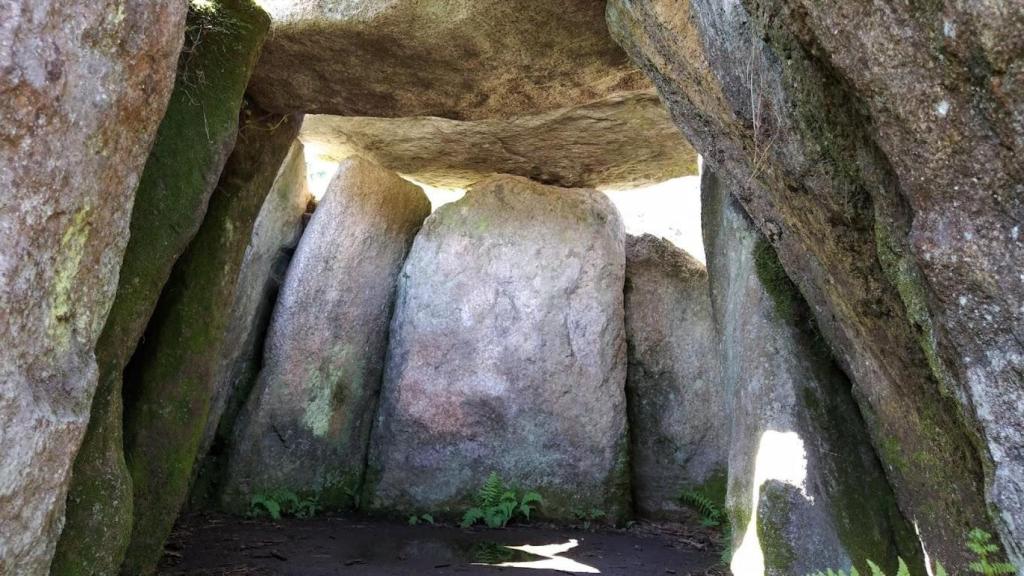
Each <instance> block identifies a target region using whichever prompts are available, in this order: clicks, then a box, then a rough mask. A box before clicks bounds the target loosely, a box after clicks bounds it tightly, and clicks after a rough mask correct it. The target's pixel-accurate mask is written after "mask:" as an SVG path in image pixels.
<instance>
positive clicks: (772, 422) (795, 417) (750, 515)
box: [702, 170, 924, 576]
mask: <svg viewBox="0 0 1024 576" xmlns="http://www.w3.org/2000/svg"><path fill="white" fill-rule="evenodd" d="M702 188H703V197H702V206H703V209H704V213H703V215H702V221H703V228H704V238H705V240H704V244H705V247H706V249H707V254H708V269H709V272H710V278H711V294H712V296H711V298H712V302H713V305H714V311H715V321H716V323H717V325H718V332H719V334H720V336H721V344H720V346H721V354H722V356H721V363H722V368H723V372H722V377H723V382H724V386H725V389H726V390H727V391H728V394H729V396H730V398H729V403H730V411H729V412H730V416H731V422H732V424H731V426H732V429H731V434H730V435H731V441H730V446H731V450H730V453H729V486H728V510H729V516H730V519H731V521H732V525H733V544H734V553H733V559H732V564H731V568H732V571H733V574H737V575H738V576H748V575H750V576H752V575H758V576H760V575H762V574H764V575H767V576H791V575H793V574H811V573H816V572H818V571H819V570H826V569H842V570H846V571H847V572H848V571H849V568H850V566H853V565H855V566H856V567H857V569H858V570H859V571H860V572H861V573H862V574H866V573H870V571H869V569H868V566H867V564H866V560H872V561H874V562H875V563H877V564H878V565H880V566H881V567H882V568H883V569H884V571H885V573H887V574H891V573H895V572H896V558H897V556H902V557H903V558H904V559H905V560H906V561H907V562H908V563H909V564H910V566H912V567H913V573H914V574H919V573H920V574H923V573H924V570H923V567H924V564H923V561H922V559H921V554H920V548H919V545H918V543H917V538H916V537H915V535H914V532H913V531H912V529H911V528H910V526H909V524H908V523H907V522H906V520H904V518H903V516H902V515H901V513H900V511H899V509H898V507H897V505H896V499H895V496H894V495H893V492H892V489H891V488H890V487H889V485H888V483H887V481H886V478H885V475H884V473H883V471H882V468H881V466H880V464H879V461H878V457H877V456H876V455H875V453H874V451H873V449H872V447H871V444H870V439H869V437H868V434H867V432H866V430H865V425H864V421H863V420H862V418H861V416H860V413H859V411H858V409H857V405H856V404H855V403H854V400H853V397H852V396H851V394H850V382H849V380H847V378H846V376H845V375H844V374H843V373H842V371H840V370H839V368H838V367H837V366H836V365H835V363H834V361H833V360H832V356H831V353H830V351H829V350H828V348H827V347H826V345H825V344H824V342H823V341H821V339H820V336H818V334H817V327H816V324H815V323H814V321H813V320H812V317H811V315H810V312H809V310H808V309H807V305H806V303H805V302H804V301H803V300H802V299H801V297H800V295H799V292H798V291H797V289H796V286H795V285H793V283H792V282H790V280H789V279H788V277H787V276H786V274H785V272H784V271H783V270H782V266H781V265H780V264H779V261H778V259H777V257H776V256H775V252H774V251H773V250H772V248H771V245H770V244H768V243H767V241H766V240H765V239H764V238H763V237H762V236H761V235H760V234H759V233H758V232H757V231H756V230H755V229H754V227H753V224H752V223H751V222H750V220H749V219H748V217H747V215H746V213H745V212H743V209H742V208H741V207H740V206H739V205H738V204H737V203H736V201H735V200H734V199H733V198H732V197H731V196H730V194H729V193H728V192H727V191H726V190H725V189H724V186H722V185H721V184H720V182H719V181H718V179H717V177H716V176H715V174H714V173H713V172H711V171H710V170H706V171H705V173H704V177H703V182H702Z"/></svg>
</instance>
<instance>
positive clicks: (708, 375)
mask: <svg viewBox="0 0 1024 576" xmlns="http://www.w3.org/2000/svg"><path fill="white" fill-rule="evenodd" d="M625 310H626V338H627V343H628V348H629V352H628V357H629V369H628V371H627V373H626V398H627V401H628V402H627V405H628V408H629V437H630V443H631V444H632V452H631V459H632V462H631V464H632V470H633V497H634V504H635V506H636V508H637V511H638V512H639V513H640V514H642V515H644V516H647V517H655V518H663V517H667V518H676V517H680V512H681V510H682V507H681V506H680V504H679V500H678V498H679V495H680V492H682V491H683V490H693V491H697V492H700V493H701V494H704V495H706V496H709V497H712V498H717V499H722V498H724V496H725V477H726V476H725V473H726V468H727V465H728V457H729V420H728V417H727V413H728V412H727V405H726V394H725V390H724V389H723V387H722V383H721V378H720V367H719V365H718V336H717V334H716V333H715V324H714V319H713V317H712V314H711V296H710V293H709V288H708V274H707V271H706V270H705V268H704V265H703V264H701V263H700V262H698V261H696V260H694V259H693V258H692V257H691V256H690V255H689V254H687V253H686V252H684V251H682V250H680V249H679V248H677V247H675V246H674V245H673V244H672V243H671V242H669V241H668V240H664V239H658V238H655V237H654V236H651V235H649V234H647V235H644V236H640V237H635V236H627V238H626V296H625Z"/></svg>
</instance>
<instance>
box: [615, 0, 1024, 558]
mask: <svg viewBox="0 0 1024 576" xmlns="http://www.w3.org/2000/svg"><path fill="white" fill-rule="evenodd" d="M1000 6H1002V7H1000V8H996V7H995V5H990V4H984V5H980V4H979V5H972V6H969V7H968V6H966V5H959V7H958V8H957V9H953V8H950V9H949V10H948V11H947V12H943V11H942V8H941V6H940V5H939V4H934V3H933V4H929V5H927V6H918V5H917V4H915V3H904V4H901V5H899V6H892V7H890V8H887V9H885V10H875V9H869V8H867V7H865V6H862V5H857V6H855V5H853V4H850V3H842V2H827V3H811V2H805V1H803V0H744V1H743V2H731V3H728V4H722V3H720V2H712V1H710V0H693V1H692V2H690V3H683V4H679V3H675V2H668V1H666V0H639V1H630V2H625V1H624V0H612V1H611V2H610V3H609V6H608V22H609V26H610V28H611V29H612V32H613V35H614V36H616V38H617V39H618V40H619V41H620V42H621V43H622V44H623V46H624V47H626V49H627V51H628V52H630V54H631V55H632V56H633V57H634V58H635V59H636V61H637V62H638V63H640V64H641V65H642V67H643V68H644V69H645V70H646V71H647V72H648V74H649V75H651V77H652V78H654V79H655V83H656V84H657V85H658V86H659V91H660V93H661V95H662V97H663V98H664V99H665V101H666V103H667V104H668V106H669V108H670V111H671V112H672V113H673V115H674V117H675V119H676V122H677V124H678V125H679V126H680V127H681V128H682V129H683V132H684V133H685V134H686V136H687V139H688V140H689V141H690V142H692V143H693V144H694V146H695V148H696V149H697V150H698V151H701V152H703V153H704V154H705V160H706V161H707V163H708V165H709V166H711V167H712V168H713V169H715V170H716V171H718V173H719V176H720V177H721V178H722V179H723V180H724V181H725V182H727V183H728V184H729V187H730V189H731V190H733V191H734V194H735V195H736V196H737V197H738V198H739V199H740V200H741V202H742V203H743V205H744V207H745V208H746V210H747V212H748V213H749V214H751V216H752V217H753V219H754V221H755V223H756V226H757V227H758V228H759V229H760V230H761V231H762V232H763V233H764V234H765V235H766V236H767V238H768V239H769V241H771V242H772V244H773V245H774V247H775V248H776V250H777V252H778V255H779V257H780V259H781V261H782V263H783V265H784V266H785V268H786V271H787V272H788V273H789V275H790V276H791V277H792V278H793V279H794V281H795V282H796V283H797V285H798V286H799V287H800V291H801V292H802V294H803V295H804V296H805V297H806V298H807V300H808V302H809V303H810V305H811V309H812V310H813V311H814V314H815V316H816V318H817V320H818V324H819V326H820V328H821V331H822V334H823V336H824V337H825V339H826V340H827V341H828V342H829V343H830V344H831V345H832V347H833V349H834V350H835V351H836V354H837V360H838V361H839V363H840V364H841V365H842V366H843V367H844V369H845V371H846V372H847V373H848V374H850V375H851V377H852V379H853V381H854V386H855V388H854V392H855V397H856V399H857V401H858V403H859V405H860V408H861V411H862V413H863V414H864V417H865V419H866V421H867V422H868V426H869V430H870V433H871V435H872V439H873V442H874V444H875V446H876V449H877V451H878V452H879V454H880V456H881V458H882V460H883V462H884V464H885V469H886V472H887V474H888V476H889V478H890V480H891V482H892V483H893V485H894V487H895V489H896V492H897V496H898V497H899V500H900V504H901V507H902V508H903V510H904V511H905V512H906V513H907V515H908V516H909V517H910V519H911V520H912V521H913V522H914V523H915V524H916V525H917V526H918V527H919V529H920V531H921V538H922V540H923V542H924V543H925V545H926V547H927V549H928V551H929V553H930V554H931V555H932V557H933V558H937V559H939V560H941V561H942V562H943V563H944V564H945V566H946V568H947V569H949V570H950V572H951V573H952V572H966V571H967V567H966V563H967V561H968V560H969V553H968V552H967V550H966V548H965V546H964V537H965V532H966V531H967V530H968V529H970V527H981V528H986V529H988V530H989V531H991V528H990V527H989V526H990V524H991V519H990V518H989V517H988V513H987V510H992V511H993V512H996V513H997V515H998V518H997V522H996V525H997V527H998V528H999V531H1000V533H1001V534H1002V536H1003V545H1004V548H1010V549H1011V550H1013V551H1014V552H1013V554H1012V555H1013V556H1014V557H1015V558H1017V559H1018V560H1021V561H1024V551H1022V550H1021V548H1020V547H1021V544H1020V543H1021V542H1024V535H1022V533H1021V530H1022V529H1024V528H1022V527H1024V483H1021V481H1020V478H1024V470H1022V469H1021V467H1022V466H1024V457H1022V455H1021V452H1020V446H1021V445H1022V442H1021V439H1022V432H1024V403H1022V402H1021V401H1020V399H1021V395H1022V387H1024V379H1021V377H1020V374H1021V366H1022V358H1024V353H1022V346H1021V338H1020V334H1021V332H1022V328H1021V327H1022V319H1024V308H1022V299H1024V284H1022V283H1024V278H1022V277H1021V276H1020V274H1019V264H1018V263H1019V262H1020V261H1021V260H1022V259H1024V258H1022V256H1024V254H1022V251H1024V243H1022V242H1024V241H1022V239H1021V238H1020V235H1019V233H1018V232H1019V228H1017V226H1019V223H1020V222H1021V220H1022V217H1024V204H1022V202H1024V194H1022V190H1024V177H1022V168H1021V164H1020V162H1019V157H1020V156H1021V148H1022V142H1024V123H1021V121H1020V117H1021V116H1020V110H1021V105H1020V102H1021V101H1022V97H1024V82H1022V81H1021V74H1022V73H1024V69H1022V67H1021V65H1020V62H1021V61H1024V59H1022V58H1021V54H1022V53H1024V44H1022V41H1021V39H1020V38H1021V36H1020V34H1019V30H1020V29H1021V26H1022V19H1024V5H1020V4H1019V3H1014V4H1013V6H1012V7H1011V6H1008V5H1005V3H1004V4H1001V5H1000ZM995 11H998V13H999V16H994V15H992V13H990V12H995ZM1015 230H1017V232H1015ZM957 400H959V402H958V401H957ZM986 495H987V496H988V501H989V503H991V504H992V505H993V506H992V507H991V508H988V507H987V505H986Z"/></svg>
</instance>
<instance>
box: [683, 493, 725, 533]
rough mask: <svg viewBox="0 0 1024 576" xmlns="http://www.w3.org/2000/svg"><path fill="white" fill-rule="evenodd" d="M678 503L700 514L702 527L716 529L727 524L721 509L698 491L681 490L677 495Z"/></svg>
mask: <svg viewBox="0 0 1024 576" xmlns="http://www.w3.org/2000/svg"><path fill="white" fill-rule="evenodd" d="M679 502H680V503H681V504H683V505H684V506H689V507H690V508H693V509H694V510H696V511H697V512H698V513H699V514H700V523H701V525H702V526H705V527H707V528H717V527H719V526H721V525H723V524H724V523H726V522H728V518H727V517H726V515H725V512H724V511H723V510H722V508H721V507H719V506H718V504H715V502H714V501H713V500H711V498H709V497H708V496H707V495H705V494H704V493H703V492H701V491H699V490H691V489H686V490H683V491H682V492H680V493H679Z"/></svg>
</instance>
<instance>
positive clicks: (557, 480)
mask: <svg viewBox="0 0 1024 576" xmlns="http://www.w3.org/2000/svg"><path fill="white" fill-rule="evenodd" d="M623 243H624V232H623V229H622V222H621V220H620V218H619V215H618V212H617V211H616V210H615V208H614V207H613V206H612V205H611V203H610V202H609V201H608V199H607V198H606V197H605V196H604V195H603V194H601V193H599V192H596V191H594V190H583V189H560V188H554V187H549V186H543V185H541V184H537V183H535V182H532V181H530V180H527V179H525V178H520V177H514V176H501V177H495V178H491V179H488V180H485V181H483V182H480V183H478V184H477V185H476V186H474V187H473V188H471V189H470V190H469V192H468V193H467V194H466V196H465V197H463V198H462V199H461V200H459V201H457V202H455V203H452V204H447V205H445V206H442V207H441V208H439V209H438V210H437V211H436V212H434V214H433V215H432V216H431V217H430V218H428V219H427V221H426V223H425V224H424V226H423V229H422V230H421V231H420V233H419V235H418V236H417V237H416V242H415V244H414V245H413V248H412V251H411V252H410V254H409V258H408V259H407V260H406V263H405V267H404V268H403V270H402V274H401V276H400V278H399V282H398V297H397V298H398V300H397V303H396V305H395V313H394V318H393V320H392V323H391V335H390V342H389V344H388V357H387V364H386V367H385V373H384V384H383V388H382V391H381V401H380V408H379V411H378V414H377V423H376V425H375V427H374V432H373V437H372V439H371V447H370V458H369V466H368V469H367V473H366V490H365V494H366V496H365V497H364V499H363V504H364V505H366V506H368V507H369V509H371V510H375V511H382V512H393V513H401V512H409V511H431V512H434V513H458V512H461V511H462V510H464V509H465V508H468V507H469V506H471V505H472V500H473V497H474V495H475V493H476V491H477V490H478V489H479V488H480V485H481V484H482V483H483V481H484V480H485V479H486V478H487V476H488V475H489V474H490V473H491V472H497V473H498V474H500V475H501V476H502V478H503V479H504V480H505V481H506V482H507V483H509V484H511V485H514V486H518V487H520V488H522V489H525V490H532V489H535V490H538V491H539V492H540V493H541V494H542V495H543V496H544V499H545V504H544V508H543V510H542V512H543V514H544V515H546V516H548V517H552V518H563V519H565V518H568V519H572V518H573V511H583V512H589V511H590V510H591V509H593V508H597V509H601V510H603V511H604V512H606V513H607V514H608V515H609V517H610V518H621V517H622V516H623V514H624V513H627V512H628V508H629V477H628V475H629V468H628V462H627V454H628V445H627V437H626V401H625V378H626V342H625V333H624V332H625V330H624V327H623V282H624V270H625V252H624V245H623Z"/></svg>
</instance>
